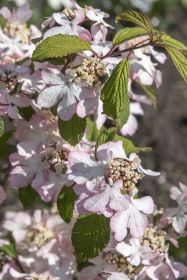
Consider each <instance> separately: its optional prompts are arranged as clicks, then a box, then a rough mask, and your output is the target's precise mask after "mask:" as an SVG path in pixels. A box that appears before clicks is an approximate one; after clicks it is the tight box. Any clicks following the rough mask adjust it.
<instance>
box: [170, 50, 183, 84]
mask: <svg viewBox="0 0 187 280" xmlns="http://www.w3.org/2000/svg"><path fill="white" fill-rule="evenodd" d="M166 50H167V52H168V53H169V55H170V57H171V59H172V60H173V63H174V64H175V66H176V68H177V70H178V71H179V73H180V74H181V76H182V77H183V79H184V81H185V82H186V83H187V58H186V57H185V56H184V55H183V54H182V52H180V51H179V50H176V49H173V48H170V47H167V48H166Z"/></svg>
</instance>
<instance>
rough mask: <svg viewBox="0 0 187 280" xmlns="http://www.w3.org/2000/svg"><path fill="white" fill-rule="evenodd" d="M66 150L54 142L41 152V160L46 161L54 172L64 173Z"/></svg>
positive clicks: (66, 157)
mask: <svg viewBox="0 0 187 280" xmlns="http://www.w3.org/2000/svg"><path fill="white" fill-rule="evenodd" d="M67 159H68V152H67V151H66V150H64V149H63V148H59V147H57V145H56V144H54V145H51V146H50V148H47V149H46V150H45V152H43V153H42V158H41V160H42V162H47V163H48V164H49V165H50V168H51V170H52V171H54V172H60V173H64V172H65V170H66V162H67Z"/></svg>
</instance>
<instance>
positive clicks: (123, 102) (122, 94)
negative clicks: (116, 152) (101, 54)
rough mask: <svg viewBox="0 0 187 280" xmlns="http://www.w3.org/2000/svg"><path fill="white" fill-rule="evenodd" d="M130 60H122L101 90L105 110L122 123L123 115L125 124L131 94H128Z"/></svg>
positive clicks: (119, 123) (118, 122)
mask: <svg viewBox="0 0 187 280" xmlns="http://www.w3.org/2000/svg"><path fill="white" fill-rule="evenodd" d="M128 78H129V62H128V60H127V59H125V60H122V61H121V62H120V63H119V64H118V65H117V66H116V68H115V69H114V70H113V72H112V74H111V76H110V78H109V79H108V80H107V82H106V83H105V85H104V87H103V89H102V91H101V100H102V101H103V103H104V104H103V111H104V113H105V114H106V115H108V116H109V117H111V118H113V119H114V120H115V121H116V122H117V124H118V125H121V117H122V118H123V121H122V124H124V123H125V122H126V121H127V119H128V117H129V107H130V101H129V95H128Z"/></svg>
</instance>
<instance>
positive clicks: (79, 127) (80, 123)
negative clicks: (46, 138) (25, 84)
mask: <svg viewBox="0 0 187 280" xmlns="http://www.w3.org/2000/svg"><path fill="white" fill-rule="evenodd" d="M58 126H59V130H60V134H61V136H62V138H63V139H64V140H66V141H67V142H68V143H70V144H71V145H72V146H75V145H76V144H78V143H79V142H80V140H81V139H82V137H83V135H84V132H85V130H86V119H82V118H79V117H78V116H77V115H74V116H73V117H72V119H71V120H69V121H63V120H61V119H59V121H58Z"/></svg>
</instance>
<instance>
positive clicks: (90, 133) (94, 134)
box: [86, 117, 99, 142]
mask: <svg viewBox="0 0 187 280" xmlns="http://www.w3.org/2000/svg"><path fill="white" fill-rule="evenodd" d="M86 127H87V128H86V138H87V139H88V140H89V141H91V142H94V141H96V140H97V138H98V136H99V130H98V129H97V127H96V123H95V122H94V121H93V120H91V118H90V117H88V118H87V119H86Z"/></svg>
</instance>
